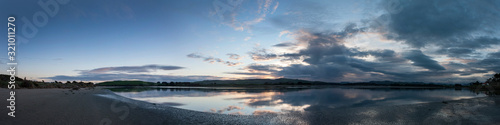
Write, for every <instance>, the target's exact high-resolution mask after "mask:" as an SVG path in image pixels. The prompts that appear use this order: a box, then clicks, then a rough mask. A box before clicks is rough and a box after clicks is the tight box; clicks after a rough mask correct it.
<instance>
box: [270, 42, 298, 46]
mask: <svg viewBox="0 0 500 125" xmlns="http://www.w3.org/2000/svg"><path fill="white" fill-rule="evenodd" d="M273 46H274V47H291V46H296V44H294V43H289V42H286V43H278V44H276V45H273Z"/></svg>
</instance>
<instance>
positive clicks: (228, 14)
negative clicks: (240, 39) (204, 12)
mask: <svg viewBox="0 0 500 125" xmlns="http://www.w3.org/2000/svg"><path fill="white" fill-rule="evenodd" d="M249 2H255V1H249ZM256 2H257V6H256V9H257V11H240V10H241V7H242V6H245V5H243V4H248V5H253V4H251V3H245V2H232V3H226V2H222V1H219V0H215V1H214V3H213V4H214V11H213V12H212V16H214V17H217V18H218V19H219V21H220V22H221V23H222V24H225V25H228V26H230V27H232V28H234V30H238V31H243V30H246V29H249V28H250V27H251V26H252V25H255V24H257V23H260V22H262V21H263V20H265V18H266V16H267V15H268V14H272V13H274V12H275V11H276V9H277V8H278V6H279V3H278V2H276V1H274V0H258V1H256ZM272 5H274V6H272ZM221 7H224V9H222V8H221ZM242 12H250V13H242ZM252 12H255V13H252ZM239 15H244V17H239ZM248 15H254V16H250V18H249V17H248Z"/></svg>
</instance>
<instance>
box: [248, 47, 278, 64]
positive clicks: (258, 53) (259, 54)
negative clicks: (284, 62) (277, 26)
mask: <svg viewBox="0 0 500 125" xmlns="http://www.w3.org/2000/svg"><path fill="white" fill-rule="evenodd" d="M268 51H269V50H267V49H264V48H262V49H260V48H254V49H253V51H251V52H248V54H249V55H250V57H251V58H252V59H253V60H255V61H266V60H273V59H276V58H278V55H277V54H273V53H268Z"/></svg>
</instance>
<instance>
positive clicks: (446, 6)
mask: <svg viewBox="0 0 500 125" xmlns="http://www.w3.org/2000/svg"><path fill="white" fill-rule="evenodd" d="M380 5H381V6H380V8H381V9H383V11H384V12H385V14H382V15H380V16H378V17H377V18H374V19H372V20H366V21H364V22H361V23H357V24H348V25H347V26H345V28H344V29H343V30H340V31H328V30H324V28H321V29H318V28H317V27H319V26H321V25H322V24H326V23H321V22H314V23H309V24H308V25H307V26H304V27H300V28H297V30H296V33H295V37H296V38H295V39H296V42H295V43H281V44H277V45H274V46H273V47H290V46H298V45H299V44H305V45H307V47H306V48H305V49H302V50H300V51H299V52H297V53H284V54H275V53H269V52H268V51H265V50H254V51H252V52H250V54H251V56H252V58H253V59H254V60H259V61H260V60H271V59H280V60H282V61H290V60H295V61H297V60H298V61H299V62H304V63H306V64H292V65H290V66H288V67H279V69H280V70H268V69H269V68H270V67H275V66H269V67H266V65H258V67H256V65H255V64H253V65H249V66H247V70H249V71H251V72H259V71H262V72H270V73H271V74H272V75H275V76H283V77H286V78H302V79H309V80H322V81H332V82H340V81H370V80H393V81H424V82H443V83H450V82H451V83H465V82H470V81H474V80H483V79H484V78H485V77H490V76H481V75H480V76H470V75H473V74H476V73H488V72H490V71H493V72H500V54H499V53H500V51H498V49H497V51H496V52H490V53H489V54H486V55H484V52H487V51H485V50H486V49H494V48H492V47H494V46H495V45H499V44H500V38H498V36H495V34H497V35H498V34H499V33H498V32H497V31H499V24H500V1H493V0H485V1H465V0H460V1H459V0H440V1H431V0H411V1H410V0H399V1H396V2H395V1H383V2H381V4H380ZM316 9H318V8H316ZM287 19H288V18H286V17H279V19H271V21H274V22H275V23H279V22H283V21H284V20H287ZM290 19H292V18H290ZM303 23H308V22H307V21H306V22H303ZM283 25H286V23H279V24H277V26H280V27H283ZM284 27H286V26H284ZM290 27H293V26H290ZM363 32H378V33H381V34H383V36H384V37H385V38H386V39H389V40H395V41H398V42H402V43H404V44H407V45H409V46H410V48H409V49H408V50H405V51H404V52H395V51H394V50H390V49H385V50H366V49H362V48H348V47H346V46H345V45H344V42H345V41H344V40H345V39H347V38H351V37H353V36H354V35H356V34H359V33H363ZM429 47H436V48H437V49H435V50H433V49H427V48H429ZM368 49H369V48H368ZM422 50H426V51H422ZM481 52H483V54H481ZM429 54H432V55H434V56H429ZM367 56H372V57H374V58H375V61H365V60H362V59H360V58H363V57H367ZM436 56H441V57H446V58H455V59H461V60H469V61H463V62H441V63H440V62H438V61H436V59H435V57H436ZM301 59H303V60H301ZM457 75H458V76H467V77H457Z"/></svg>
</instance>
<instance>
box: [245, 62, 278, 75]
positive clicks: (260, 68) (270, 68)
mask: <svg viewBox="0 0 500 125" xmlns="http://www.w3.org/2000/svg"><path fill="white" fill-rule="evenodd" d="M279 68H280V67H279V66H278V65H272V64H271V65H262V64H257V63H252V64H250V65H248V66H246V67H245V68H244V69H245V70H247V71H250V72H267V73H272V72H276V71H278V69H279Z"/></svg>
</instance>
